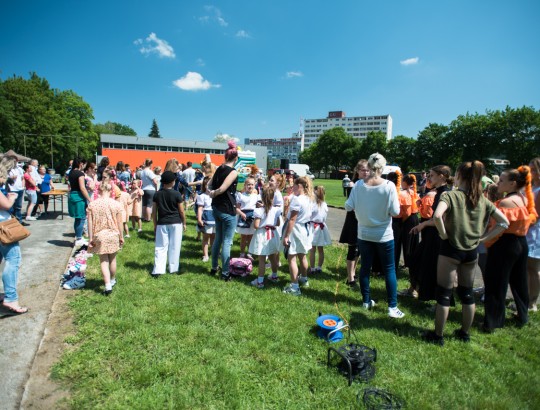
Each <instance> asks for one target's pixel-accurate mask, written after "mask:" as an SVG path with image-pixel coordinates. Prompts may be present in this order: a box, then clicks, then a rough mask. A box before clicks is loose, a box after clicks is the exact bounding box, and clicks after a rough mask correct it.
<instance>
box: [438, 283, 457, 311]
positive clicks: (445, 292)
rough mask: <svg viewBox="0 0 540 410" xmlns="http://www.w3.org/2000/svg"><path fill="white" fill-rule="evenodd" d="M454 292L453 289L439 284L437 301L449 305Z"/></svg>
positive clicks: (445, 305) (442, 304)
mask: <svg viewBox="0 0 540 410" xmlns="http://www.w3.org/2000/svg"><path fill="white" fill-rule="evenodd" d="M452 292H453V289H446V288H443V287H442V286H437V303H438V304H439V305H441V306H444V307H449V306H450V298H451V297H452Z"/></svg>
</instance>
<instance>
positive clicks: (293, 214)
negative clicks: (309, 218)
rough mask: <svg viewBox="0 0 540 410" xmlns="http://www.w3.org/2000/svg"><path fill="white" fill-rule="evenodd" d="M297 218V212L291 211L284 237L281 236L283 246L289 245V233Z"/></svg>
mask: <svg viewBox="0 0 540 410" xmlns="http://www.w3.org/2000/svg"><path fill="white" fill-rule="evenodd" d="M297 217H298V211H291V217H290V219H289V223H288V224H287V229H286V232H285V235H283V245H284V246H288V245H289V236H291V232H292V230H293V228H294V224H295V223H296V218H297Z"/></svg>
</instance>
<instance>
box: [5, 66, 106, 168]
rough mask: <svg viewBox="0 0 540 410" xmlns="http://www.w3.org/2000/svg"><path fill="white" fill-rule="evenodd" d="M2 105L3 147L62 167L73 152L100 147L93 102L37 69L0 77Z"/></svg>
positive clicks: (84, 152) (88, 152)
mask: <svg viewBox="0 0 540 410" xmlns="http://www.w3.org/2000/svg"><path fill="white" fill-rule="evenodd" d="M0 107H1V108H2V110H0V132H1V133H2V148H5V149H14V150H15V151H17V152H19V153H22V154H25V155H26V156H28V157H32V158H36V159H37V160H38V161H39V162H41V163H46V164H51V165H54V166H56V167H57V168H58V169H59V170H62V169H63V168H65V167H67V162H68V160H69V159H70V158H73V156H75V155H79V156H87V157H92V156H93V155H94V154H95V152H96V150H97V137H96V134H95V133H94V131H93V129H92V122H91V120H92V119H93V118H94V117H93V112H92V108H91V107H90V105H89V104H88V103H86V102H85V101H84V100H83V99H82V98H81V97H80V96H78V95H77V94H76V93H75V92H73V91H71V90H67V91H61V90H58V89H53V88H51V87H50V85H49V82H48V81H47V80H46V79H44V78H40V77H39V76H38V75H37V74H36V73H31V74H30V78H29V79H25V78H23V77H18V76H13V77H10V78H8V79H7V80H5V81H0Z"/></svg>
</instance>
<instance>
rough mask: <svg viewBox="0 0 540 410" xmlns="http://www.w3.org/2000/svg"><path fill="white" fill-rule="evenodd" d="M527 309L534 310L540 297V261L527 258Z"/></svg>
mask: <svg viewBox="0 0 540 410" xmlns="http://www.w3.org/2000/svg"><path fill="white" fill-rule="evenodd" d="M527 274H528V284H529V309H536V304H537V303H538V296H539V295H540V259H535V258H527Z"/></svg>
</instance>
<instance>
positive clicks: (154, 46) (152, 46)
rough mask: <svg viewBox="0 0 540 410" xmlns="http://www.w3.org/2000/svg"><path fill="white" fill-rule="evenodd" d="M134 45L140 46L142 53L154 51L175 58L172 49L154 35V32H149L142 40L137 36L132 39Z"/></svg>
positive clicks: (161, 55) (162, 55)
mask: <svg viewBox="0 0 540 410" xmlns="http://www.w3.org/2000/svg"><path fill="white" fill-rule="evenodd" d="M134 43H135V45H138V46H141V48H139V51H140V52H141V53H143V54H153V53H156V54H157V55H159V56H160V57H167V58H175V57H176V54H174V49H173V48H172V47H171V46H170V45H169V43H168V42H166V41H165V40H162V39H160V38H158V37H157V36H156V33H150V35H149V36H148V37H146V38H145V39H144V40H143V39H142V38H139V39H137V40H135V41H134Z"/></svg>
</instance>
